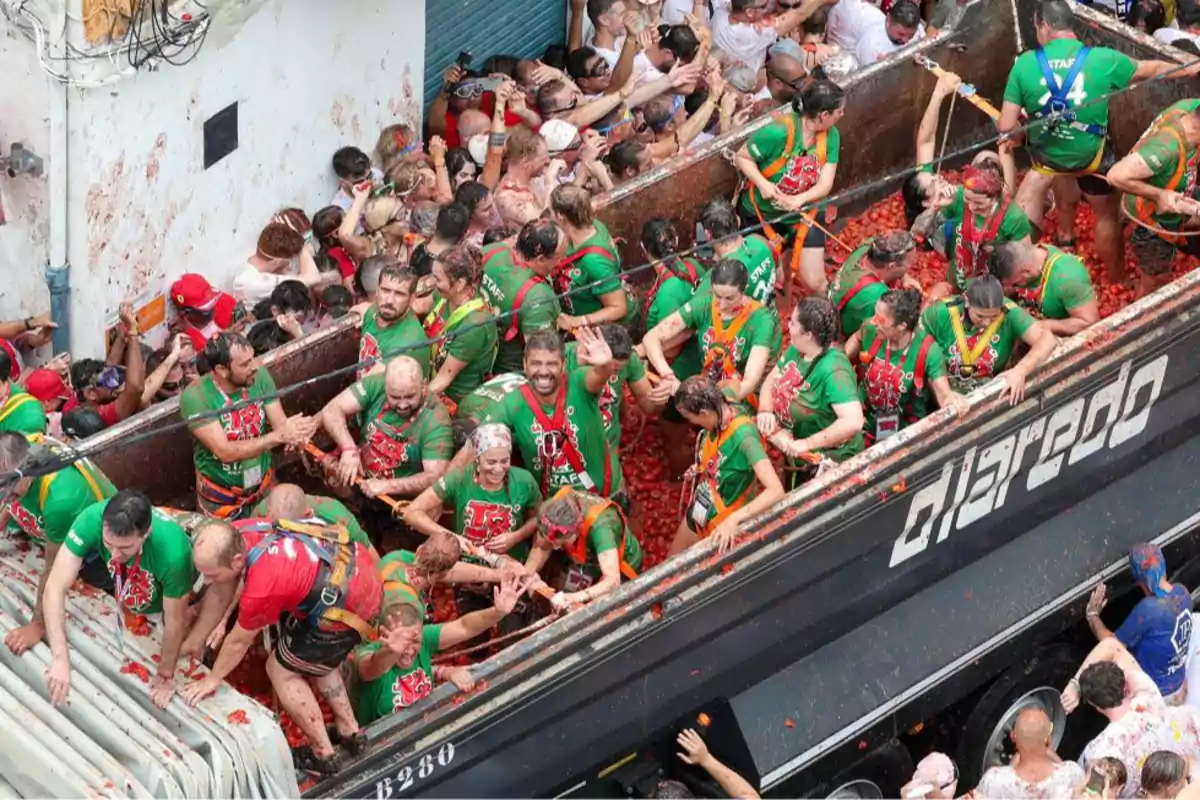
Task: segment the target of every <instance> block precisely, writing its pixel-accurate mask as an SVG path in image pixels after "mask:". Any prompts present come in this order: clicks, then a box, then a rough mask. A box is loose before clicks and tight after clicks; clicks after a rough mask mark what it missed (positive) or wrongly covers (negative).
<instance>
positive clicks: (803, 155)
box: [734, 78, 846, 294]
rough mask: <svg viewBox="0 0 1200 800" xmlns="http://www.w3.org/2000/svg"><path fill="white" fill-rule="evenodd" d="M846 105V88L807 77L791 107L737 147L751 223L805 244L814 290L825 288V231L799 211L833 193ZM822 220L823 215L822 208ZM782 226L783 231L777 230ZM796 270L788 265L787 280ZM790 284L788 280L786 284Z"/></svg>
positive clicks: (805, 272)
mask: <svg viewBox="0 0 1200 800" xmlns="http://www.w3.org/2000/svg"><path fill="white" fill-rule="evenodd" d="M845 110H846V94H845V92H844V91H843V90H842V88H841V87H840V86H838V85H837V84H835V83H834V82H833V81H830V80H827V79H823V78H822V79H817V80H811V81H808V82H806V83H805V85H804V86H803V88H801V89H800V90H799V91H798V92H797V93H796V96H795V98H793V100H792V108H791V110H789V111H785V112H784V113H782V114H780V115H779V116H777V117H776V118H775V119H774V120H772V121H771V123H770V124H768V125H766V126H765V127H762V128H759V129H758V130H757V131H756V132H755V133H754V134H753V135H752V136H751V137H750V138H749V139H748V140H747V141H746V144H744V145H743V146H742V148H741V149H740V150H738V152H737V157H736V160H735V162H734V163H735V164H736V165H737V168H738V170H739V171H740V172H741V173H742V174H743V175H744V176H745V177H746V180H747V181H749V183H750V185H749V186H748V187H747V188H746V191H745V192H743V194H742V198H741V206H740V212H741V215H742V219H743V221H744V222H745V223H746V224H747V225H749V224H753V223H755V222H758V223H760V224H762V225H763V233H764V234H765V235H766V236H767V238H768V239H774V238H775V237H776V236H779V237H780V238H781V239H783V240H784V241H790V240H792V239H793V238H794V237H796V236H800V237H801V239H802V241H799V242H794V243H793V244H794V246H796V247H801V248H802V250H803V253H802V255H801V257H800V280H801V281H802V282H803V283H804V286H805V287H806V288H807V289H808V291H809V292H811V293H813V294H824V293H825V290H826V283H827V282H826V279H825V264H824V261H825V255H824V254H825V233H824V231H823V230H822V229H821V228H819V227H818V226H816V225H811V222H812V221H813V218H812V217H810V218H809V219H808V220H805V218H804V217H802V216H801V215H800V214H798V213H790V214H789V213H788V212H800V211H802V210H803V209H805V208H806V207H809V206H813V205H815V204H817V203H819V202H821V201H822V200H824V199H825V198H826V197H828V196H829V193H830V191H832V189H833V183H834V180H835V178H836V177H837V166H838V161H839V158H840V154H841V134H840V133H838V129H837V128H836V127H835V126H836V125H837V122H838V120H839V119H841V118H842V115H843V114H844V113H845ZM808 213H809V214H813V215H816V216H815V219H816V221H817V222H818V224H819V223H820V222H821V220H822V219H823V215H822V214H820V213H819V211H818V209H811V210H810V211H808ZM777 231H778V232H777ZM790 278H791V276H790V274H788V271H787V270H785V280H790ZM786 289H788V287H787V286H785V290H786Z"/></svg>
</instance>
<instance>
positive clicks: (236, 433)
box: [221, 403, 264, 442]
mask: <svg viewBox="0 0 1200 800" xmlns="http://www.w3.org/2000/svg"><path fill="white" fill-rule="evenodd" d="M263 418H264V416H263V406H262V403H251V404H250V405H248V406H245V407H243V408H235V409H231V410H229V411H226V412H225V413H224V414H222V415H221V427H222V428H224V429H225V438H226V439H228V440H229V441H231V442H244V441H247V440H249V439H257V438H258V437H260V436H262V435H263Z"/></svg>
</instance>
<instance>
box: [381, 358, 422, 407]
mask: <svg viewBox="0 0 1200 800" xmlns="http://www.w3.org/2000/svg"><path fill="white" fill-rule="evenodd" d="M383 385H384V391H385V392H386V393H387V402H388V407H390V408H391V409H392V410H393V411H395V412H396V413H397V414H399V415H400V416H402V417H406V418H407V417H411V416H412V415H413V414H415V413H417V411H419V410H420V408H421V406H422V405H423V404H424V403H425V372H424V370H422V369H421V364H420V363H419V362H418V361H417V360H416V359H415V358H413V357H412V356H399V357H397V358H395V359H393V360H392V361H391V362H389V363H388V365H387V369H386V370H385V371H384V373H383Z"/></svg>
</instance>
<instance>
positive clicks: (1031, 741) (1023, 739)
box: [1012, 708, 1054, 753]
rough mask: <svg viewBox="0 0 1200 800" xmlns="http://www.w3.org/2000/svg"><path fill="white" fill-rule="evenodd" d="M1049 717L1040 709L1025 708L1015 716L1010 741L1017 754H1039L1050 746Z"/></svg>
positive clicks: (1050, 728)
mask: <svg viewBox="0 0 1200 800" xmlns="http://www.w3.org/2000/svg"><path fill="white" fill-rule="evenodd" d="M1053 727H1054V726H1053V725H1052V724H1051V722H1050V717H1049V716H1047V715H1046V712H1045V711H1043V710H1042V709H1040V708H1027V709H1025V710H1024V711H1022V712H1021V713H1019V714H1017V720H1016V722H1014V723H1013V729H1012V739H1013V744H1014V745H1016V747H1017V750H1018V751H1019V752H1027V753H1028V752H1040V751H1043V750H1045V749H1046V748H1048V747H1049V746H1050V735H1051V734H1052V733H1053Z"/></svg>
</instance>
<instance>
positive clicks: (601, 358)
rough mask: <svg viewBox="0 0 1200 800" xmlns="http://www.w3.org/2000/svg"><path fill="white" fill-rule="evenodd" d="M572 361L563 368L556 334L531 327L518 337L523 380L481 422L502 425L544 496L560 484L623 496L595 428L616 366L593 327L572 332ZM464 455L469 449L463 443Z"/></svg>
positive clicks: (615, 466) (613, 457) (610, 454)
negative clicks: (572, 365)
mask: <svg viewBox="0 0 1200 800" xmlns="http://www.w3.org/2000/svg"><path fill="white" fill-rule="evenodd" d="M576 336H577V338H576V341H577V343H578V349H577V351H576V360H577V361H578V363H579V365H580V366H579V367H578V368H576V369H574V370H567V369H566V353H565V347H564V345H563V342H562V339H560V338H559V336H558V334H557V333H555V332H553V331H538V332H537V333H535V334H533V335H532V336H530V337H529V339H528V340H527V341H526V343H525V377H526V378H528V383H527V384H526V385H524V386H522V387H520V388H519V389H518V390H516V391H513V392H509V393H508V394H507V395H506V396H505V397H504V399H503V400H501V401H500V402H499V403H497V404H496V405H495V406H493V407H492V409H491V411H490V412H489V413H488V415H487V417H485V419H484V422H497V423H500V424H502V425H506V426H508V428H509V430H511V431H512V434H513V442H514V444H515V445H516V448H517V450H518V451H519V452H520V453H521V461H522V463H523V464H524V465H525V468H526V469H528V470H529V471H530V473H532V474H533V476H534V477H535V478H536V479H537V481H538V485H539V486H541V488H542V494H543V496H549V495H550V494H552V493H553V492H554V491H555V490H557V489H558V488H560V487H563V486H572V487H578V488H581V489H584V490H586V491H589V492H594V493H596V494H597V495H599V496H601V497H615V498H620V499H621V501H622V502H626V498H625V496H624V488H625V487H624V481H623V480H622V477H621V472H620V463H619V462H618V460H617V454H616V452H615V450H614V449H613V448H610V447H609V446H608V440H607V439H606V438H605V437H604V436H602V435H596V436H594V435H591V434H593V433H596V432H599V431H602V430H603V428H604V423H603V419H602V417H601V415H600V406H599V403H598V401H597V398H598V396H599V395H600V393H601V392H602V391H603V390H604V387H605V386H606V385H607V384H608V381H609V380H610V379H611V378H612V377H613V375H615V374H616V372H617V364H616V362H615V361H614V360H613V357H612V351H611V350H610V349H609V347H608V343H607V342H605V340H604V337H603V336H602V335H601V334H600V333H599V332H598V331H596V330H595V329H593V328H580V329H579V330H578V331H577V332H576ZM463 452H464V454H465V455H464V456H463V457H464V458H473V457H474V455H475V453H474V451H473V448H472V447H471V446H470V445H468V446H467V447H466V448H464V451H463Z"/></svg>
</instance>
